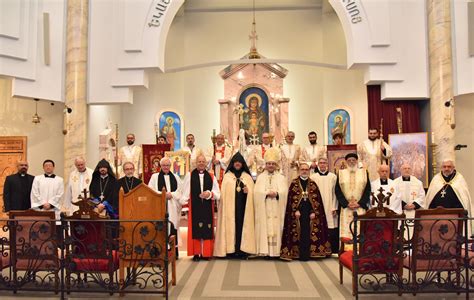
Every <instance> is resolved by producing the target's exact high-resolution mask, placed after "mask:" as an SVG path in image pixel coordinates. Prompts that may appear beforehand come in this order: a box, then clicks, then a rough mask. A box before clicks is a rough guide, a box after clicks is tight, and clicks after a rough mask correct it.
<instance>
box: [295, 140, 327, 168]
mask: <svg viewBox="0 0 474 300" xmlns="http://www.w3.org/2000/svg"><path fill="white" fill-rule="evenodd" d="M321 157H326V147H325V146H320V145H309V146H306V147H304V149H303V152H302V153H301V157H300V163H302V162H305V163H307V164H308V165H309V166H310V167H311V164H312V163H313V162H314V163H316V165H317V164H318V160H319V159H320V158H321ZM315 171H316V170H314V169H311V173H314V172H315Z"/></svg>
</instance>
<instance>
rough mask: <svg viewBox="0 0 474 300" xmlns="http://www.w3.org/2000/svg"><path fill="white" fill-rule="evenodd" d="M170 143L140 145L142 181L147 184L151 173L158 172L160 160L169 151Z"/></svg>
mask: <svg viewBox="0 0 474 300" xmlns="http://www.w3.org/2000/svg"><path fill="white" fill-rule="evenodd" d="M170 147H171V145H170V144H156V145H155V144H149V145H142V149H143V182H144V183H145V184H148V182H149V181H150V178H151V175H153V173H157V172H160V160H161V159H162V158H163V157H164V156H165V152H166V151H170Z"/></svg>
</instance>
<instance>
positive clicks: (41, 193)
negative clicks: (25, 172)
mask: <svg viewBox="0 0 474 300" xmlns="http://www.w3.org/2000/svg"><path fill="white" fill-rule="evenodd" d="M63 195H64V180H63V179H62V178H61V177H59V176H55V177H54V178H47V177H46V176H45V175H38V176H35V179H34V180H33V187H32V188H31V208H32V209H35V210H43V209H42V208H40V206H42V205H44V204H45V203H49V204H50V205H51V206H52V209H53V210H54V212H55V213H56V219H59V218H60V213H61V208H62V205H63Z"/></svg>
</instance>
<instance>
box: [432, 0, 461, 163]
mask: <svg viewBox="0 0 474 300" xmlns="http://www.w3.org/2000/svg"><path fill="white" fill-rule="evenodd" d="M450 3H451V1H446V0H428V1H427V10H428V50H429V66H430V110H431V112H430V114H431V131H433V132H435V136H436V137H435V141H434V142H435V143H436V144H437V145H438V146H437V147H436V151H435V157H433V160H434V161H435V162H436V163H437V165H438V167H439V166H440V165H441V161H442V160H443V159H452V160H454V159H455V155H454V129H453V128H451V124H450V120H449V118H450V116H452V115H454V114H453V111H452V108H447V107H446V106H445V102H446V101H447V100H449V99H451V98H452V97H453V77H452V55H451V6H450V5H451V4H450ZM453 121H454V120H453Z"/></svg>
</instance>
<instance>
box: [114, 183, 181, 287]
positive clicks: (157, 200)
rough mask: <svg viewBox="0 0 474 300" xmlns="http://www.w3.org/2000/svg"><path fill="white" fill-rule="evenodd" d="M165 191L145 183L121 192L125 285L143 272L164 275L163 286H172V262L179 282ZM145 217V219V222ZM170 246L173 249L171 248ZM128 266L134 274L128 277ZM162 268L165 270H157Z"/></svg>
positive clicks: (121, 244) (121, 267)
mask: <svg viewBox="0 0 474 300" xmlns="http://www.w3.org/2000/svg"><path fill="white" fill-rule="evenodd" d="M165 195H166V194H165V193H162V194H161V195H160V194H158V193H156V192H155V191H154V190H152V189H151V188H149V187H148V186H147V185H145V184H143V183H142V184H140V185H139V186H137V187H136V188H134V189H133V190H131V191H130V192H129V193H127V194H125V193H124V191H123V189H120V193H119V216H120V230H119V232H120V239H119V249H120V251H119V252H120V255H119V272H120V278H119V279H120V283H121V284H122V288H124V287H126V286H127V283H129V282H131V281H137V280H136V279H137V278H136V277H137V276H139V275H140V273H143V274H146V276H149V275H150V272H149V271H146V270H145V268H152V269H153V270H152V272H151V273H155V274H158V273H159V274H163V288H165V289H167V287H168V272H167V268H168V263H171V266H172V284H173V285H176V255H175V244H176V237H175V236H172V237H170V238H169V239H168V232H169V228H168V227H169V225H168V215H167V206H166V198H165ZM141 220H142V221H141ZM169 249H171V250H170V251H169ZM125 268H128V269H132V270H133V274H134V275H132V277H133V278H131V277H130V274H128V275H127V278H126V280H125V281H124V278H125V273H124V271H125ZM156 268H160V269H161V272H157V270H156Z"/></svg>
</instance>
